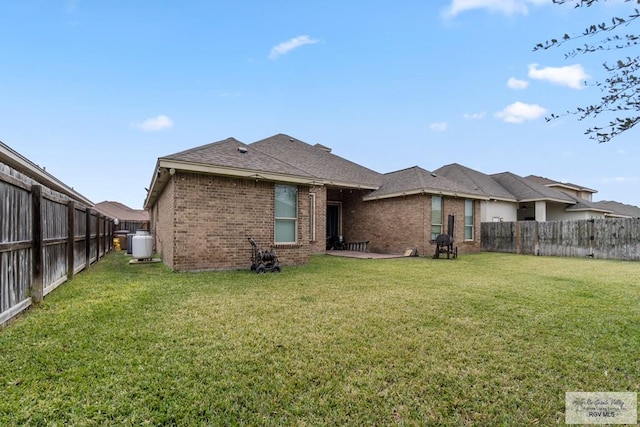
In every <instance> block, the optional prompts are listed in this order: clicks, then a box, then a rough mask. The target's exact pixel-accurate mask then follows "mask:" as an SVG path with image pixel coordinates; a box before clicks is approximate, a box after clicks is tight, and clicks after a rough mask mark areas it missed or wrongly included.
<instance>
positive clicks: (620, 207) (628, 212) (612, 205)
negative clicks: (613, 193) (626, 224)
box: [593, 200, 640, 218]
mask: <svg viewBox="0 0 640 427" xmlns="http://www.w3.org/2000/svg"><path fill="white" fill-rule="evenodd" d="M593 204H594V205H596V206H598V207H600V208H602V209H606V210H607V211H608V212H607V214H606V216H607V217H610V218H640V208H639V207H637V206H632V205H625V204H624V203H619V202H613V201H610V200H603V201H600V202H593Z"/></svg>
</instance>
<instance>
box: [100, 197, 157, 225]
mask: <svg viewBox="0 0 640 427" xmlns="http://www.w3.org/2000/svg"><path fill="white" fill-rule="evenodd" d="M95 209H96V210H97V211H99V212H101V213H102V214H104V215H106V216H108V217H110V218H115V219H116V220H117V221H116V222H117V225H116V226H115V231H119V230H127V231H130V232H136V231H138V230H148V229H149V212H147V211H145V210H140V209H131V208H130V207H129V206H126V205H124V204H122V203H120V202H111V201H104V202H100V203H96V205H95Z"/></svg>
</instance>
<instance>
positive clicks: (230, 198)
mask: <svg viewBox="0 0 640 427" xmlns="http://www.w3.org/2000/svg"><path fill="white" fill-rule="evenodd" d="M487 200H489V196H488V195H486V194H485V193H483V192H482V191H480V190H478V189H477V188H471V187H470V186H465V185H463V184H460V183H457V182H455V181H453V180H450V179H448V178H446V177H444V176H439V175H436V174H434V173H431V172H429V171H426V170H424V169H421V168H419V167H413V168H408V169H404V170H401V171H397V172H392V173H388V174H380V173H378V172H375V171H372V170H370V169H367V168H365V167H363V166H360V165H358V164H356V163H353V162H351V161H348V160H346V159H344V158H341V157H339V156H336V155H335V154H332V153H331V150H330V149H329V148H327V147H324V146H322V145H320V144H316V145H313V146H312V145H309V144H306V143H304V142H302V141H299V140H296V139H294V138H292V137H290V136H288V135H284V134H278V135H275V136H272V137H270V138H266V139H263V140H261V141H257V142H254V143H252V144H244V143H242V142H240V141H238V140H236V139H234V138H228V139H225V140H223V141H219V142H214V143H211V144H207V145H204V146H201V147H196V148H193V149H190V150H186V151H182V152H179V153H175V154H172V155H169V156H165V157H160V158H159V159H158V160H157V163H156V168H155V171H154V174H153V178H152V181H151V185H150V187H149V192H148V195H147V199H146V200H145V205H144V206H145V209H146V210H147V211H149V215H150V226H151V232H152V234H153V235H154V236H155V243H156V250H157V252H158V253H159V254H160V255H161V257H162V259H163V261H164V263H165V264H166V265H168V266H169V267H171V268H172V269H174V270H177V271H200V270H217V269H238V268H248V267H249V265H250V254H251V246H250V245H249V243H248V241H247V237H248V236H251V237H253V238H254V239H255V240H256V241H257V242H258V244H260V245H261V246H263V247H271V246H273V247H274V248H275V249H276V250H277V252H278V256H279V258H280V261H281V263H282V264H283V265H297V264H304V263H306V262H307V261H308V259H309V255H311V254H318V253H324V252H325V251H326V249H327V238H328V237H333V236H338V235H339V236H344V237H345V239H346V240H347V241H368V242H369V243H368V250H369V251H371V252H381V253H402V252H404V251H405V250H406V249H407V248H409V247H412V248H416V249H417V252H418V254H419V255H431V254H432V253H434V252H435V244H434V242H433V240H434V238H435V236H437V235H438V234H440V233H445V232H447V231H448V230H446V227H447V224H446V219H447V216H448V215H449V214H453V215H454V217H455V227H454V233H455V234H454V241H455V244H456V246H457V247H458V251H459V253H465V252H474V251H479V250H480V205H481V202H482V201H487Z"/></svg>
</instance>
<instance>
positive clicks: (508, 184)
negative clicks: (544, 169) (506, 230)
mask: <svg viewBox="0 0 640 427" xmlns="http://www.w3.org/2000/svg"><path fill="white" fill-rule="evenodd" d="M434 172H435V173H436V174H439V175H443V176H446V177H447V178H449V179H451V180H454V181H456V182H458V183H461V184H464V185H467V186H474V187H475V188H476V189H478V190H480V191H481V192H483V193H485V194H486V195H488V196H489V200H488V201H484V202H482V205H481V206H482V207H481V221H482V222H497V221H509V222H510V221H529V220H531V221H534V220H535V221H559V220H576V219H592V218H605V217H606V216H610V215H611V213H612V211H611V209H610V208H609V207H605V206H603V205H601V204H598V203H595V202H592V201H591V199H592V194H593V193H596V190H592V189H590V188H586V187H582V186H579V185H575V184H568V183H561V182H558V181H553V180H550V179H548V178H542V177H539V176H535V175H530V176H527V177H525V178H523V177H521V176H518V175H516V174H513V173H511V172H504V173H498V174H493V175H487V174H484V173H482V172H478V171H476V170H473V169H469V168H467V167H465V166H462V165H459V164H457V163H454V164H451V165H447V166H443V167H441V168H440V169H436V170H435V171H434Z"/></svg>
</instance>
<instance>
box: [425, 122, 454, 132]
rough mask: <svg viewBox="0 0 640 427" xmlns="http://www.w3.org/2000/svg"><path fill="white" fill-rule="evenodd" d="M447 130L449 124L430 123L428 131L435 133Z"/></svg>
mask: <svg viewBox="0 0 640 427" xmlns="http://www.w3.org/2000/svg"><path fill="white" fill-rule="evenodd" d="M448 128H449V124H448V123H447V122H437V123H431V124H430V125H429V129H431V130H433V131H436V132H444V131H446V130H447V129H448Z"/></svg>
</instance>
